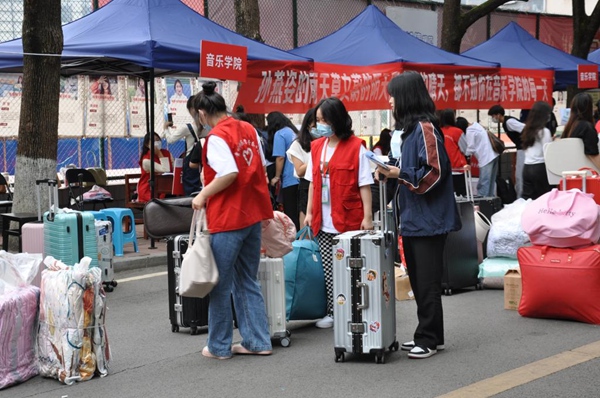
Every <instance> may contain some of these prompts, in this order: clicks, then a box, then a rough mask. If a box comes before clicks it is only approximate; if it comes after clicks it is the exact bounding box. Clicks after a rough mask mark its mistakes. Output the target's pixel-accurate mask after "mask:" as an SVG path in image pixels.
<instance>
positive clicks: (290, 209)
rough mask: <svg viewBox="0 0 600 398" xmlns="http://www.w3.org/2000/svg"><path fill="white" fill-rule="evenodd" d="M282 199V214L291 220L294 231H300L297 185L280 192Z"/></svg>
mask: <svg viewBox="0 0 600 398" xmlns="http://www.w3.org/2000/svg"><path fill="white" fill-rule="evenodd" d="M281 195H282V197H283V212H284V213H285V214H286V215H287V216H288V217H289V218H291V219H292V221H293V222H294V225H295V226H296V231H298V230H300V217H299V214H298V184H296V185H291V186H289V187H287V188H283V189H282V190H281Z"/></svg>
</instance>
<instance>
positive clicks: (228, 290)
mask: <svg viewBox="0 0 600 398" xmlns="http://www.w3.org/2000/svg"><path fill="white" fill-rule="evenodd" d="M260 239H261V224H260V223H256V224H254V225H251V226H249V227H246V228H243V229H238V230H235V231H228V232H218V233H215V234H213V235H211V240H210V246H211V248H212V251H213V255H214V256H215V261H216V263H217V268H218V269H219V283H217V285H216V286H215V287H214V289H213V290H212V291H211V292H210V303H209V306H208V349H209V351H210V352H211V354H213V355H216V356H219V357H228V356H231V340H232V338H233V313H232V311H231V294H232V292H233V303H234V305H235V312H236V316H237V324H238V328H239V331H240V334H241V335H242V345H243V346H244V347H245V348H246V349H248V350H250V351H264V350H271V349H272V346H271V337H270V333H269V322H268V320H267V313H266V309H265V301H264V299H263V296H262V292H261V290H260V284H259V283H258V280H257V275H258V264H259V262H260Z"/></svg>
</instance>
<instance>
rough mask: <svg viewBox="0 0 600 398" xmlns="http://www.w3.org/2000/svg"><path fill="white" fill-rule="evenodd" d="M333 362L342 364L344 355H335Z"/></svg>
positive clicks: (341, 353)
mask: <svg viewBox="0 0 600 398" xmlns="http://www.w3.org/2000/svg"><path fill="white" fill-rule="evenodd" d="M335 361H336V362H344V353H343V352H340V353H337V352H336V353H335Z"/></svg>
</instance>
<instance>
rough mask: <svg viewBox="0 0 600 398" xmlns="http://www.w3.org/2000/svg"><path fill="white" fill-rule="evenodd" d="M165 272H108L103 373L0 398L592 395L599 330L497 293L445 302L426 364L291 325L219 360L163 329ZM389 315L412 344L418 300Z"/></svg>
mask: <svg viewBox="0 0 600 398" xmlns="http://www.w3.org/2000/svg"><path fill="white" fill-rule="evenodd" d="M164 271H165V268H164V267H155V268H147V269H144V270H133V271H124V272H120V273H119V274H117V279H119V280H121V283H120V284H119V286H118V287H117V288H116V289H115V291H114V292H113V293H110V294H109V312H108V320H107V322H108V333H109V339H110V344H111V348H112V353H113V362H112V363H111V368H110V374H109V376H107V377H106V378H103V379H99V378H94V379H92V380H91V381H87V382H83V383H79V384H77V385H74V386H64V385H62V384H60V383H59V382H58V381H56V380H51V379H43V378H41V377H36V378H34V379H32V380H29V381H27V382H26V383H24V384H21V385H19V386H16V387H13V388H10V389H8V390H4V391H0V397H1V398H9V397H10V398H21V397H52V398H61V397H68V398H75V397H77V398H78V397H86V398H94V397H102V398H106V397H144V398H148V397H188V396H190V397H192V396H193V397H210V396H214V397H325V396H327V397H344V398H348V397H357V396H371V397H395V396H401V397H419V398H422V397H437V396H441V395H445V396H447V397H486V396H492V395H495V394H498V395H497V396H498V397H502V398H509V397H544V398H546V397H598V396H600V374H599V373H600V372H599V370H598V369H600V359H599V358H600V333H599V332H600V329H599V327H598V326H593V325H587V324H583V323H577V322H568V321H556V320H542V319H528V318H522V317H520V316H519V314H518V313H517V312H514V311H506V310H504V309H503V292H502V291H494V290H484V291H474V290H466V291H463V292H458V293H455V294H454V295H453V296H451V297H444V299H443V303H444V310H445V319H446V350H445V351H443V352H441V353H440V354H438V355H436V356H434V357H432V358H429V359H425V360H410V359H408V358H407V356H406V353H404V352H398V353H392V354H390V355H388V356H387V358H386V363H385V364H383V365H376V364H375V363H374V360H373V358H371V357H359V358H348V359H347V361H346V362H345V363H335V362H334V352H333V333H332V330H331V329H329V330H320V329H317V328H315V327H314V326H313V324H312V323H308V322H292V323H291V324H290V325H289V326H290V329H291V331H292V344H291V346H290V347H288V348H283V347H276V348H275V350H274V354H273V355H272V356H270V357H234V358H233V359H230V360H227V361H217V360H211V359H207V358H204V357H202V356H201V354H200V350H201V349H202V347H203V346H204V345H205V342H206V334H200V335H198V336H191V335H189V334H187V333H186V332H184V331H183V332H180V333H171V328H170V325H169V321H168V307H167V277H166V275H165V274H164V273H163V272H164ZM138 277H140V278H141V279H136V278H138ZM132 279H133V280H132ZM590 299H592V298H590ZM595 299H598V298H595ZM396 309H397V333H398V340H399V341H400V342H402V341H405V340H410V339H411V338H412V337H411V336H412V332H413V330H414V327H415V325H416V308H415V303H414V302H411V301H402V302H398V303H397V306H396ZM235 339H238V340H239V335H238V334H237V332H236V333H235V335H234V340H235ZM513 386H514V388H511V387H513Z"/></svg>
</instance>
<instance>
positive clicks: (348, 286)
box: [333, 182, 399, 363]
mask: <svg viewBox="0 0 600 398" xmlns="http://www.w3.org/2000/svg"><path fill="white" fill-rule="evenodd" d="M380 184H381V182H380ZM380 188H381V187H380ZM380 192H381V193H380V198H379V200H380V203H382V206H381V208H382V209H383V208H385V207H384V206H383V203H387V201H386V200H385V199H386V198H385V196H386V194H385V189H380ZM382 218H383V220H382V221H381V222H382V224H383V225H382V228H381V230H379V231H350V232H346V233H343V234H341V235H337V236H336V237H335V238H334V239H333V300H334V305H333V320H334V323H333V329H334V349H335V360H336V362H340V361H342V362H343V361H344V359H345V353H346V352H350V353H353V354H374V355H375V363H383V362H384V360H385V352H386V350H390V351H391V350H394V351H398V348H399V344H398V342H397V340H396V295H395V284H394V257H395V253H394V248H395V247H396V245H395V244H394V240H395V239H396V234H395V233H394V232H393V231H390V230H389V229H388V225H387V224H388V222H387V217H382Z"/></svg>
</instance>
